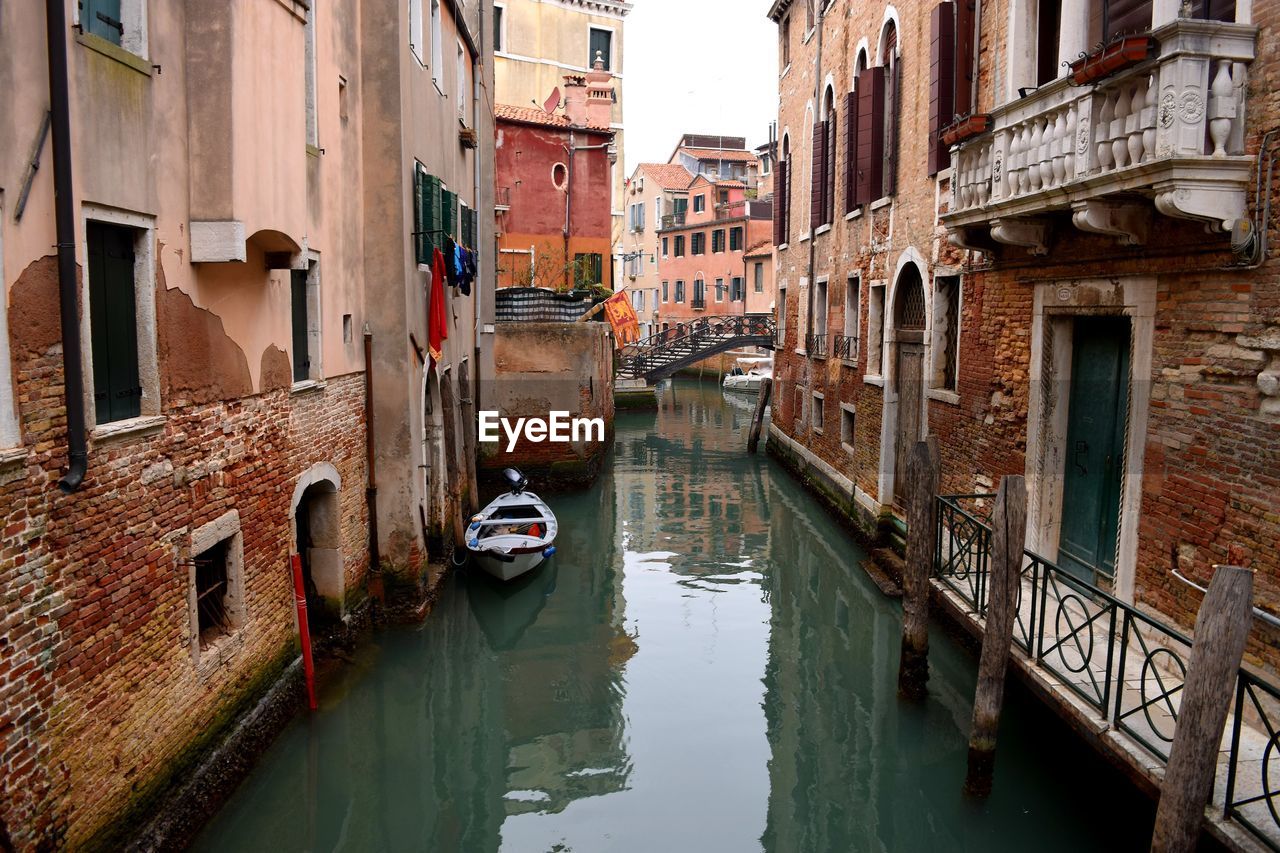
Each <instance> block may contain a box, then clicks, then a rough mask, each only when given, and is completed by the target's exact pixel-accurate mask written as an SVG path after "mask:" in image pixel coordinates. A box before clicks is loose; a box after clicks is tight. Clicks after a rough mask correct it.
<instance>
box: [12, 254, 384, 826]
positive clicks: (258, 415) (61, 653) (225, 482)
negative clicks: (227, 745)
mask: <svg viewBox="0 0 1280 853" xmlns="http://www.w3.org/2000/svg"><path fill="white" fill-rule="evenodd" d="M52 286H54V282H53V281H52V280H50V279H48V278H47V277H44V278H42V279H41V280H40V281H39V282H35V283H24V282H23V281H22V279H21V278H20V279H19V281H18V283H17V284H16V286H15V288H14V294H15V295H14V300H15V309H16V310H15V314H16V315H17V316H19V317H21V316H23V310H24V309H23V306H22V304H21V303H22V301H23V300H24V299H27V296H26V295H24V294H28V293H30V292H31V289H33V288H34V289H40V288H44V287H52ZM53 325H54V329H53V330H52V333H53V334H52V335H51V336H50V339H51V340H54V339H56V334H57V329H56V326H57V320H56V314H55V315H54V319H53ZM32 334H33V333H32V332H31V331H30V328H29V327H27V326H25V325H23V324H20V323H13V324H12V338H13V344H14V345H13V353H14V370H15V379H16V383H17V384H16V387H17V396H18V406H19V411H20V414H21V417H22V430H23V437H24V447H25V449H26V451H27V455H26V458H25V460H24V462H23V463H21V464H20V465H19V466H18V467H17V468H16V469H13V468H10V469H8V470H6V471H5V472H4V476H3V477H0V648H2V649H3V651H4V654H3V655H2V656H0V775H2V776H3V778H4V779H5V785H4V795H3V798H2V799H0V820H3V826H4V828H5V829H6V831H7V833H8V836H9V839H10V842H11V843H12V844H13V845H14V846H15V847H16V848H17V849H33V848H35V847H37V846H40V845H45V844H48V845H56V846H68V847H78V846H82V845H84V844H85V843H86V842H88V841H89V840H90V839H91V838H94V837H95V836H96V837H97V840H98V841H99V842H102V841H105V840H106V837H107V834H109V833H112V832H121V831H127V828H128V825H127V824H126V823H124V822H122V819H123V818H125V817H127V816H128V815H129V814H130V812H131V809H133V808H135V807H145V806H146V804H147V802H148V798H149V797H150V796H151V795H152V794H153V793H156V792H157V789H158V787H159V786H161V785H163V784H164V783H165V782H166V781H168V780H169V778H170V774H171V773H172V772H173V771H175V770H180V769H181V768H182V767H183V765H184V763H185V762H188V761H190V760H191V759H193V758H194V757H195V755H196V753H197V752H198V751H199V747H200V746H201V745H203V744H204V743H205V742H206V741H207V739H208V738H209V737H210V736H212V735H214V734H216V733H217V731H218V729H219V727H220V726H221V725H222V724H224V723H225V722H227V721H228V720H229V718H230V717H231V715H232V714H233V712H234V711H236V710H237V709H238V708H240V707H241V706H242V705H244V704H245V703H246V702H248V701H251V700H252V699H253V698H254V697H255V696H256V695H257V694H258V693H259V692H261V690H262V689H264V688H265V687H266V686H267V684H269V682H270V680H271V679H272V678H273V677H274V675H275V674H276V673H277V672H278V671H279V668H280V667H281V666H282V665H283V664H284V663H285V662H286V661H287V660H288V659H290V658H292V657H293V656H294V655H295V653H296V652H295V636H296V628H295V618H294V612H293V597H292V584H291V579H290V573H289V570H288V568H287V556H288V554H289V551H290V549H291V539H292V535H293V533H292V517H291V512H290V509H291V499H292V496H293V492H294V487H295V484H296V483H297V481H298V478H299V477H300V476H301V475H302V474H303V473H304V472H306V471H307V470H308V469H309V468H311V466H312V465H314V464H316V463H319V462H329V463H332V464H333V465H334V466H335V467H336V468H337V470H338V472H339V474H340V476H341V478H342V488H341V491H340V498H339V501H340V509H341V519H342V520H341V539H342V545H341V549H342V552H343V556H344V561H345V570H346V574H347V581H348V584H349V586H350V587H351V588H353V589H354V588H356V587H358V586H359V585H360V584H361V583H362V580H363V576H364V573H365V570H366V565H367V552H366V546H367V535H368V534H367V519H366V513H365V504H364V495H363V484H364V480H365V466H364V427H363V421H364V413H363V376H362V375H361V374H351V375H347V376H341V377H334V378H330V379H329V380H328V381H327V385H326V387H324V388H323V389H321V390H316V391H311V392H307V393H302V394H296V395H291V394H290V392H289V391H288V390H276V391H271V392H268V393H263V394H258V395H255V396H249V397H244V398H242V399H235V400H227V401H218V402H213V403H204V404H198V405H197V404H190V405H178V406H174V407H166V408H165V410H164V415H165V420H164V422H163V424H162V425H160V426H159V427H158V428H156V429H155V430H154V431H152V432H149V433H144V434H138V435H134V436H129V437H120V438H117V439H114V440H113V441H111V442H109V443H101V442H95V444H94V446H93V447H92V449H91V452H90V459H89V472H88V476H87V478H86V480H85V483H84V486H83V488H82V489H81V490H80V491H78V492H76V493H74V494H72V495H62V494H61V493H60V492H59V491H58V490H57V488H56V485H55V483H56V480H57V478H58V477H59V476H60V474H61V469H62V466H63V465H64V463H65V458H66V452H65V432H64V425H65V414H64V410H63V399H62V358H61V351H60V347H58V346H56V345H51V346H43V345H42V344H41V345H35V346H33V340H32V338H31V335H32ZM188 355H189V353H186V352H185V351H184V350H183V348H182V346H181V344H179V345H178V347H177V349H176V350H175V351H173V352H171V353H169V357H171V358H175V359H182V358H184V357H186V356H188ZM231 509H235V510H238V512H239V515H240V524H241V533H242V535H243V540H244V586H245V592H246V603H247V620H246V622H245V624H244V625H243V627H241V628H240V629H239V630H238V631H236V632H235V633H234V634H233V635H231V636H230V637H226V638H223V639H222V640H220V641H218V642H217V643H216V644H215V646H214V647H213V648H212V649H211V650H206V651H204V652H203V653H201V654H200V655H199V658H198V659H196V658H195V657H193V653H192V643H191V639H192V638H191V613H190V606H189V603H188V600H189V581H188V565H187V563H186V561H188V560H189V558H190V556H191V554H190V532H191V531H192V530H193V529H194V528H195V527H197V526H199V525H202V524H205V523H207V522H209V521H211V520H213V519H216V518H218V517H219V516H220V515H222V514H223V513H225V512H227V511H228V510H231Z"/></svg>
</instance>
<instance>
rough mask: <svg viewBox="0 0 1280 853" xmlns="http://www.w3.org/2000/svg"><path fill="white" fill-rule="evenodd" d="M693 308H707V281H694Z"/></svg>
mask: <svg viewBox="0 0 1280 853" xmlns="http://www.w3.org/2000/svg"><path fill="white" fill-rule="evenodd" d="M693 307H694V308H706V307H707V282H706V279H702V278H695V279H694V280H693Z"/></svg>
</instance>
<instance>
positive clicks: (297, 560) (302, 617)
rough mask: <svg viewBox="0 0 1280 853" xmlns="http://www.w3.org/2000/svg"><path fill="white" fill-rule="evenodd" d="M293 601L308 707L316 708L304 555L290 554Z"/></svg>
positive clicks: (314, 670)
mask: <svg viewBox="0 0 1280 853" xmlns="http://www.w3.org/2000/svg"><path fill="white" fill-rule="evenodd" d="M289 564H290V565H291V566H292V567H293V603H294V605H295V606H296V607H297V608H298V638H299V640H300V641H301V642H302V672H303V674H304V675H305V676H306V678H307V707H308V708H310V709H311V710H312V711H314V710H315V709H316V668H315V666H314V665H313V664H312V662H311V629H310V628H309V627H308V626H307V590H306V587H305V586H303V583H302V555H300V554H290V555H289Z"/></svg>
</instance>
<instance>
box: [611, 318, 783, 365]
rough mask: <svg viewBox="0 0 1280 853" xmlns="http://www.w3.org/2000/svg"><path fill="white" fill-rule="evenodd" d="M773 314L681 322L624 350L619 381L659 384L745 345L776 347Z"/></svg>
mask: <svg viewBox="0 0 1280 853" xmlns="http://www.w3.org/2000/svg"><path fill="white" fill-rule="evenodd" d="M775 334H776V330H775V327H774V321H773V315H772V314H737V315H730V316H710V317H706V316H703V317H698V318H696V319H693V320H690V321H689V322H687V323H678V324H676V326H675V327H673V328H670V329H666V330H665V331H662V332H659V333H657V334H656V335H651V336H649V337H647V338H644V339H642V340H640V341H637V342H636V343H634V344H630V345H628V346H627V347H626V348H624V349H623V350H622V353H621V358H620V360H619V362H618V368H617V373H616V375H617V376H618V377H619V378H620V379H647V380H649V381H657V380H658V379H662V378H664V377H666V376H670V375H671V374H673V373H675V372H676V371H677V370H679V369H680V368H682V367H687V366H688V365H690V364H694V363H696V362H698V361H701V360H702V359H704V358H707V357H708V356H712V355H716V354H717V353H721V352H725V351H727V350H730V349H736V348H738V347H746V346H758V347H765V348H769V347H772V346H773V340H774V336H775Z"/></svg>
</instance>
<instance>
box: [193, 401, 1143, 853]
mask: <svg viewBox="0 0 1280 853" xmlns="http://www.w3.org/2000/svg"><path fill="white" fill-rule="evenodd" d="M751 411H752V410H751V407H738V406H734V405H732V404H726V403H725V402H724V399H723V398H722V396H721V391H720V389H719V387H718V386H717V385H716V384H715V383H712V382H710V381H708V382H707V383H705V384H703V385H701V386H699V385H698V384H695V383H687V382H680V383H676V384H675V385H671V386H668V387H667V388H665V389H664V391H663V395H662V405H661V408H660V410H659V411H658V412H657V414H656V415H655V414H653V413H634V414H623V415H619V417H618V420H617V437H616V447H615V454H614V464H613V465H612V466H611V468H610V469H609V471H608V472H607V473H606V474H605V476H603V477H602V478H601V480H600V482H599V483H597V485H596V486H595V487H594V488H593V489H591V490H590V491H589V492H585V493H582V494H578V495H570V496H563V497H557V498H554V499H552V500H551V501H550V503H551V505H552V507H553V509H554V510H555V511H556V513H557V514H558V516H559V518H560V521H561V534H560V541H559V542H558V543H557V544H558V545H559V546H560V550H559V553H558V554H557V555H556V557H555V558H554V559H552V560H551V561H549V562H548V563H547V564H545V565H544V567H543V568H542V569H540V570H539V571H537V572H536V573H533V574H532V575H530V576H529V577H527V578H524V579H521V580H520V581H518V582H517V583H516V584H515V585H499V584H496V583H495V582H493V581H492V580H491V579H490V578H488V577H487V576H485V575H484V574H483V573H478V572H477V573H471V574H466V573H464V574H463V575H462V576H460V577H458V578H455V579H454V580H452V581H451V582H450V585H449V587H448V589H447V590H446V592H445V594H444V596H443V598H442V600H441V601H440V603H439V605H438V606H437V608H436V610H435V611H434V613H433V614H432V616H431V618H430V619H429V620H428V622H427V623H426V624H425V625H423V626H422V627H420V628H418V629H416V630H403V629H400V630H390V631H387V632H385V633H383V634H381V635H379V636H378V637H377V638H376V642H375V643H374V644H372V645H370V646H367V647H365V648H364V649H363V650H362V651H361V652H360V653H359V657H358V659H357V661H356V662H355V663H354V665H352V666H351V667H349V668H348V669H347V670H345V671H344V672H343V673H342V674H341V675H340V676H339V677H338V678H339V680H338V681H337V682H336V683H334V684H330V685H327V687H326V689H325V692H324V696H323V705H322V709H321V711H320V712H319V713H317V714H315V715H313V716H311V717H310V718H307V719H302V720H298V721H297V722H295V723H294V724H293V725H292V726H291V727H290V728H289V729H288V730H287V731H286V733H285V734H284V736H283V737H282V738H281V739H280V741H279V742H278V743H277V744H276V745H275V746H274V747H273V748H272V749H271V750H269V751H268V753H267V754H266V755H265V756H263V758H262V760H261V763H260V765H259V767H258V768H257V770H256V771H255V772H254V774H253V775H252V776H251V777H250V779H249V780H248V781H247V782H246V783H245V785H244V786H243V787H242V788H241V790H240V791H239V792H238V793H237V795H236V797H235V798H234V799H233V801H232V802H231V803H230V804H229V805H228V806H227V807H226V808H225V809H224V810H223V811H222V812H221V813H220V814H219V815H218V816H217V818H216V819H215V821H214V822H213V824H212V825H211V826H210V827H209V828H208V830H207V831H206V833H205V835H204V836H203V837H202V839H201V841H200V845H199V846H200V847H202V848H204V849H209V850H213V849H219V850H225V849H235V850H270V851H272V853H284V851H291V850H304V849H306V850H369V849H376V850H440V851H452V850H461V851H481V853H485V851H494V850H499V849H504V850H513V851H526V850H528V851H546V850H575V851H579V853H586V851H597V850H622V851H631V850H636V851H650V850H659V851H661V850H664V849H665V850H671V851H684V850H697V851H717V850H725V851H742V850H769V851H827V850H840V851H844V850H851V851H862V850H871V851H879V850H884V851H898V850H906V851H913V850H927V851H933V850H984V851H985V850H1026V849H1028V848H1030V847H1033V846H1034V847H1035V848H1036V849H1037V850H1049V851H1051V850H1082V849H1091V850H1093V849H1108V848H1113V849H1136V848H1140V847H1142V846H1143V845H1142V844H1141V840H1142V829H1144V828H1145V827H1149V821H1150V808H1149V806H1147V805H1146V804H1145V803H1142V802H1140V801H1136V800H1135V798H1134V797H1132V796H1131V795H1128V794H1127V793H1125V791H1124V790H1123V789H1121V788H1119V787H1117V785H1116V784H1115V783H1114V781H1113V780H1112V778H1111V777H1110V776H1109V775H1108V774H1107V773H1106V771H1105V770H1104V769H1103V768H1102V767H1100V766H1099V764H1098V763H1097V762H1094V761H1092V760H1089V759H1087V758H1086V757H1082V756H1081V754H1080V750H1079V749H1078V748H1077V747H1076V746H1075V743H1074V741H1072V740H1070V739H1068V735H1067V734H1066V733H1065V731H1064V730H1063V729H1062V727H1061V726H1060V725H1059V724H1058V723H1056V721H1054V720H1052V719H1050V718H1049V717H1048V716H1047V715H1046V714H1045V713H1044V712H1043V711H1041V710H1039V709H1038V708H1036V707H1034V706H1033V705H1032V704H1031V702H1030V700H1028V699H1027V698H1026V697H1025V696H1024V695H1023V694H1022V693H1021V692H1020V691H1019V690H1016V689H1014V690H1011V692H1010V695H1009V697H1008V699H1007V702H1008V706H1007V710H1006V717H1005V724H1004V726H1003V728H1002V731H1001V746H1000V751H1001V752H1000V759H999V765H998V767H997V776H996V785H995V792H994V794H993V796H992V797H991V799H990V800H988V801H986V802H985V803H982V804H978V805H974V804H972V803H969V802H966V801H965V800H963V799H962V798H961V797H960V795H959V790H960V783H961V781H962V778H963V775H964V761H965V732H967V730H968V721H969V714H970V705H969V702H970V700H971V697H972V694H973V682H974V664H973V661H972V659H971V658H970V657H969V656H967V655H966V654H965V653H964V652H962V651H961V650H960V649H958V648H957V647H956V646H955V645H954V644H953V643H952V642H951V641H950V640H949V639H948V638H946V637H945V636H942V635H938V636H936V637H935V638H934V640H933V657H932V678H931V680H930V699H929V701H928V702H927V703H924V704H923V705H920V706H904V705H901V704H900V703H899V702H898V700H897V698H896V695H895V692H894V690H895V680H896V667H897V644H898V636H899V631H900V621H899V618H900V617H899V609H898V605H897V604H896V603H895V602H891V601H888V600H886V599H884V598H883V597H882V596H881V595H880V594H879V592H878V591H876V590H875V588H874V587H873V586H871V585H870V584H869V583H868V582H867V580H866V578H865V577H864V575H863V573H862V572H861V571H860V570H859V568H858V563H859V562H860V561H861V560H862V559H863V554H862V552H861V551H860V550H859V549H858V547H857V546H856V545H855V544H854V543H853V542H852V541H851V540H850V539H849V538H848V537H847V536H846V534H845V533H844V532H843V531H842V530H841V529H840V528H839V527H838V526H836V525H835V524H834V523H833V522H832V521H831V520H830V518H829V517H828V516H827V515H826V514H825V513H823V512H822V511H821V510H820V509H819V508H818V506H817V505H816V504H815V502H814V501H813V500H812V499H811V498H810V497H809V496H808V495H807V494H805V493H804V492H803V491H802V490H801V489H800V488H799V487H798V486H797V484H796V483H795V482H794V481H793V480H792V479H791V478H790V477H788V476H787V475H786V474H785V473H784V472H783V471H781V470H780V469H779V468H777V467H776V464H775V463H773V462H772V461H770V460H768V459H767V458H765V457H764V456H759V457H749V456H747V455H746V454H745V453H744V452H743V450H742V448H743V447H744V444H745V435H746V430H747V428H748V427H749V421H750V417H751ZM655 421H656V422H655ZM1102 803H1105V804H1107V805H1108V806H1109V808H1108V810H1107V811H1108V812H1109V813H1110V814H1113V815H1116V814H1119V815H1125V816H1126V820H1127V822H1128V823H1129V824H1130V826H1129V828H1128V829H1127V830H1126V829H1121V830H1119V831H1117V830H1116V829H1115V827H1113V826H1107V827H1104V826H1103V825H1102V824H1101V821H1099V823H1097V824H1094V823H1091V822H1090V820H1088V819H1082V816H1084V815H1090V814H1096V811H1095V809H1096V807H1097V806H1098V805H1099V804H1102ZM1134 815H1141V818H1140V819H1135V818H1134V817H1133V816H1134ZM1135 823H1136V824H1145V826H1137V827H1135V826H1133V824H1135Z"/></svg>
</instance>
